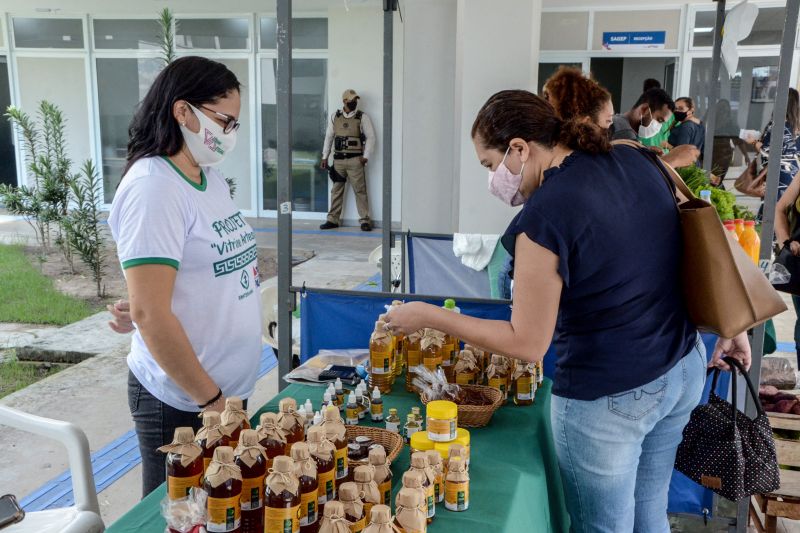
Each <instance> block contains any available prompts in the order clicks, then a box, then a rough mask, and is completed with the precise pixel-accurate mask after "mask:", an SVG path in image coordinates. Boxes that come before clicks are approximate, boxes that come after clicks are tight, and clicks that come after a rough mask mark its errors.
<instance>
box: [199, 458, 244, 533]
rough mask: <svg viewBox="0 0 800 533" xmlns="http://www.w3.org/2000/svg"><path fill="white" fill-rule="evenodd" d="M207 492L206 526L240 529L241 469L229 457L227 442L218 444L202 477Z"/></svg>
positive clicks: (230, 532)
mask: <svg viewBox="0 0 800 533" xmlns="http://www.w3.org/2000/svg"><path fill="white" fill-rule="evenodd" d="M203 489H204V490H205V491H206V493H208V500H207V503H206V509H207V511H208V518H207V520H206V529H207V530H208V531H218V532H224V533H241V532H242V518H241V514H242V507H241V497H242V472H241V470H239V467H238V466H236V463H234V460H233V449H232V448H231V447H230V446H219V447H218V448H216V449H215V450H214V457H213V458H212V460H211V463H209V465H208V469H207V470H206V475H205V478H204V480H203Z"/></svg>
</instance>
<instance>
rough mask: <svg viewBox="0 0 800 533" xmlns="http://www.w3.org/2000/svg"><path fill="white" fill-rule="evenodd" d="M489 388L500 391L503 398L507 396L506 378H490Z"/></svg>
mask: <svg viewBox="0 0 800 533" xmlns="http://www.w3.org/2000/svg"><path fill="white" fill-rule="evenodd" d="M489 386H490V387H494V388H495V389H498V390H499V391H500V392H502V393H503V397H505V395H506V378H504V377H493V378H489Z"/></svg>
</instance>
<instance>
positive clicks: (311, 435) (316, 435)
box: [306, 426, 325, 444]
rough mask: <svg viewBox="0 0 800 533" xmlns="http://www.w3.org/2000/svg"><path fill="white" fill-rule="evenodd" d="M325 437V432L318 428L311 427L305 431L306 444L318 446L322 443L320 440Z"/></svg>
mask: <svg viewBox="0 0 800 533" xmlns="http://www.w3.org/2000/svg"><path fill="white" fill-rule="evenodd" d="M324 437H325V430H324V429H323V428H321V427H319V426H311V427H310V428H308V431H306V440H307V441H308V442H313V443H315V444H319V443H320V442H322V439H323V438H324Z"/></svg>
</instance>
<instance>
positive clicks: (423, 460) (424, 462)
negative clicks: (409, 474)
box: [411, 452, 430, 468]
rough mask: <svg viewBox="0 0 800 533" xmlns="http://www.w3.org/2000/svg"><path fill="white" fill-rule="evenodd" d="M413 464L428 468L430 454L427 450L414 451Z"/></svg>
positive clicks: (415, 466) (413, 465)
mask: <svg viewBox="0 0 800 533" xmlns="http://www.w3.org/2000/svg"><path fill="white" fill-rule="evenodd" d="M411 466H412V467H414V468H427V467H429V466H430V463H429V462H428V455H427V454H426V453H425V452H414V453H412V454H411Z"/></svg>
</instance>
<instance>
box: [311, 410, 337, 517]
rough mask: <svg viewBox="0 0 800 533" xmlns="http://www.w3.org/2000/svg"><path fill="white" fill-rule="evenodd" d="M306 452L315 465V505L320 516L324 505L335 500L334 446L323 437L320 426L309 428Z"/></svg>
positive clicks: (322, 430)
mask: <svg viewBox="0 0 800 533" xmlns="http://www.w3.org/2000/svg"><path fill="white" fill-rule="evenodd" d="M307 438H308V451H309V453H310V454H311V457H313V458H314V461H315V462H316V463H317V491H318V494H317V504H318V508H319V511H318V514H319V515H320V516H322V513H323V511H324V509H325V504H326V503H327V502H331V501H333V500H335V499H336V466H335V464H336V463H335V460H334V455H335V453H336V446H334V445H333V443H332V442H331V441H329V440H328V439H327V437H326V436H325V430H324V429H322V428H321V427H320V426H314V427H311V428H309V430H308V434H307Z"/></svg>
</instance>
